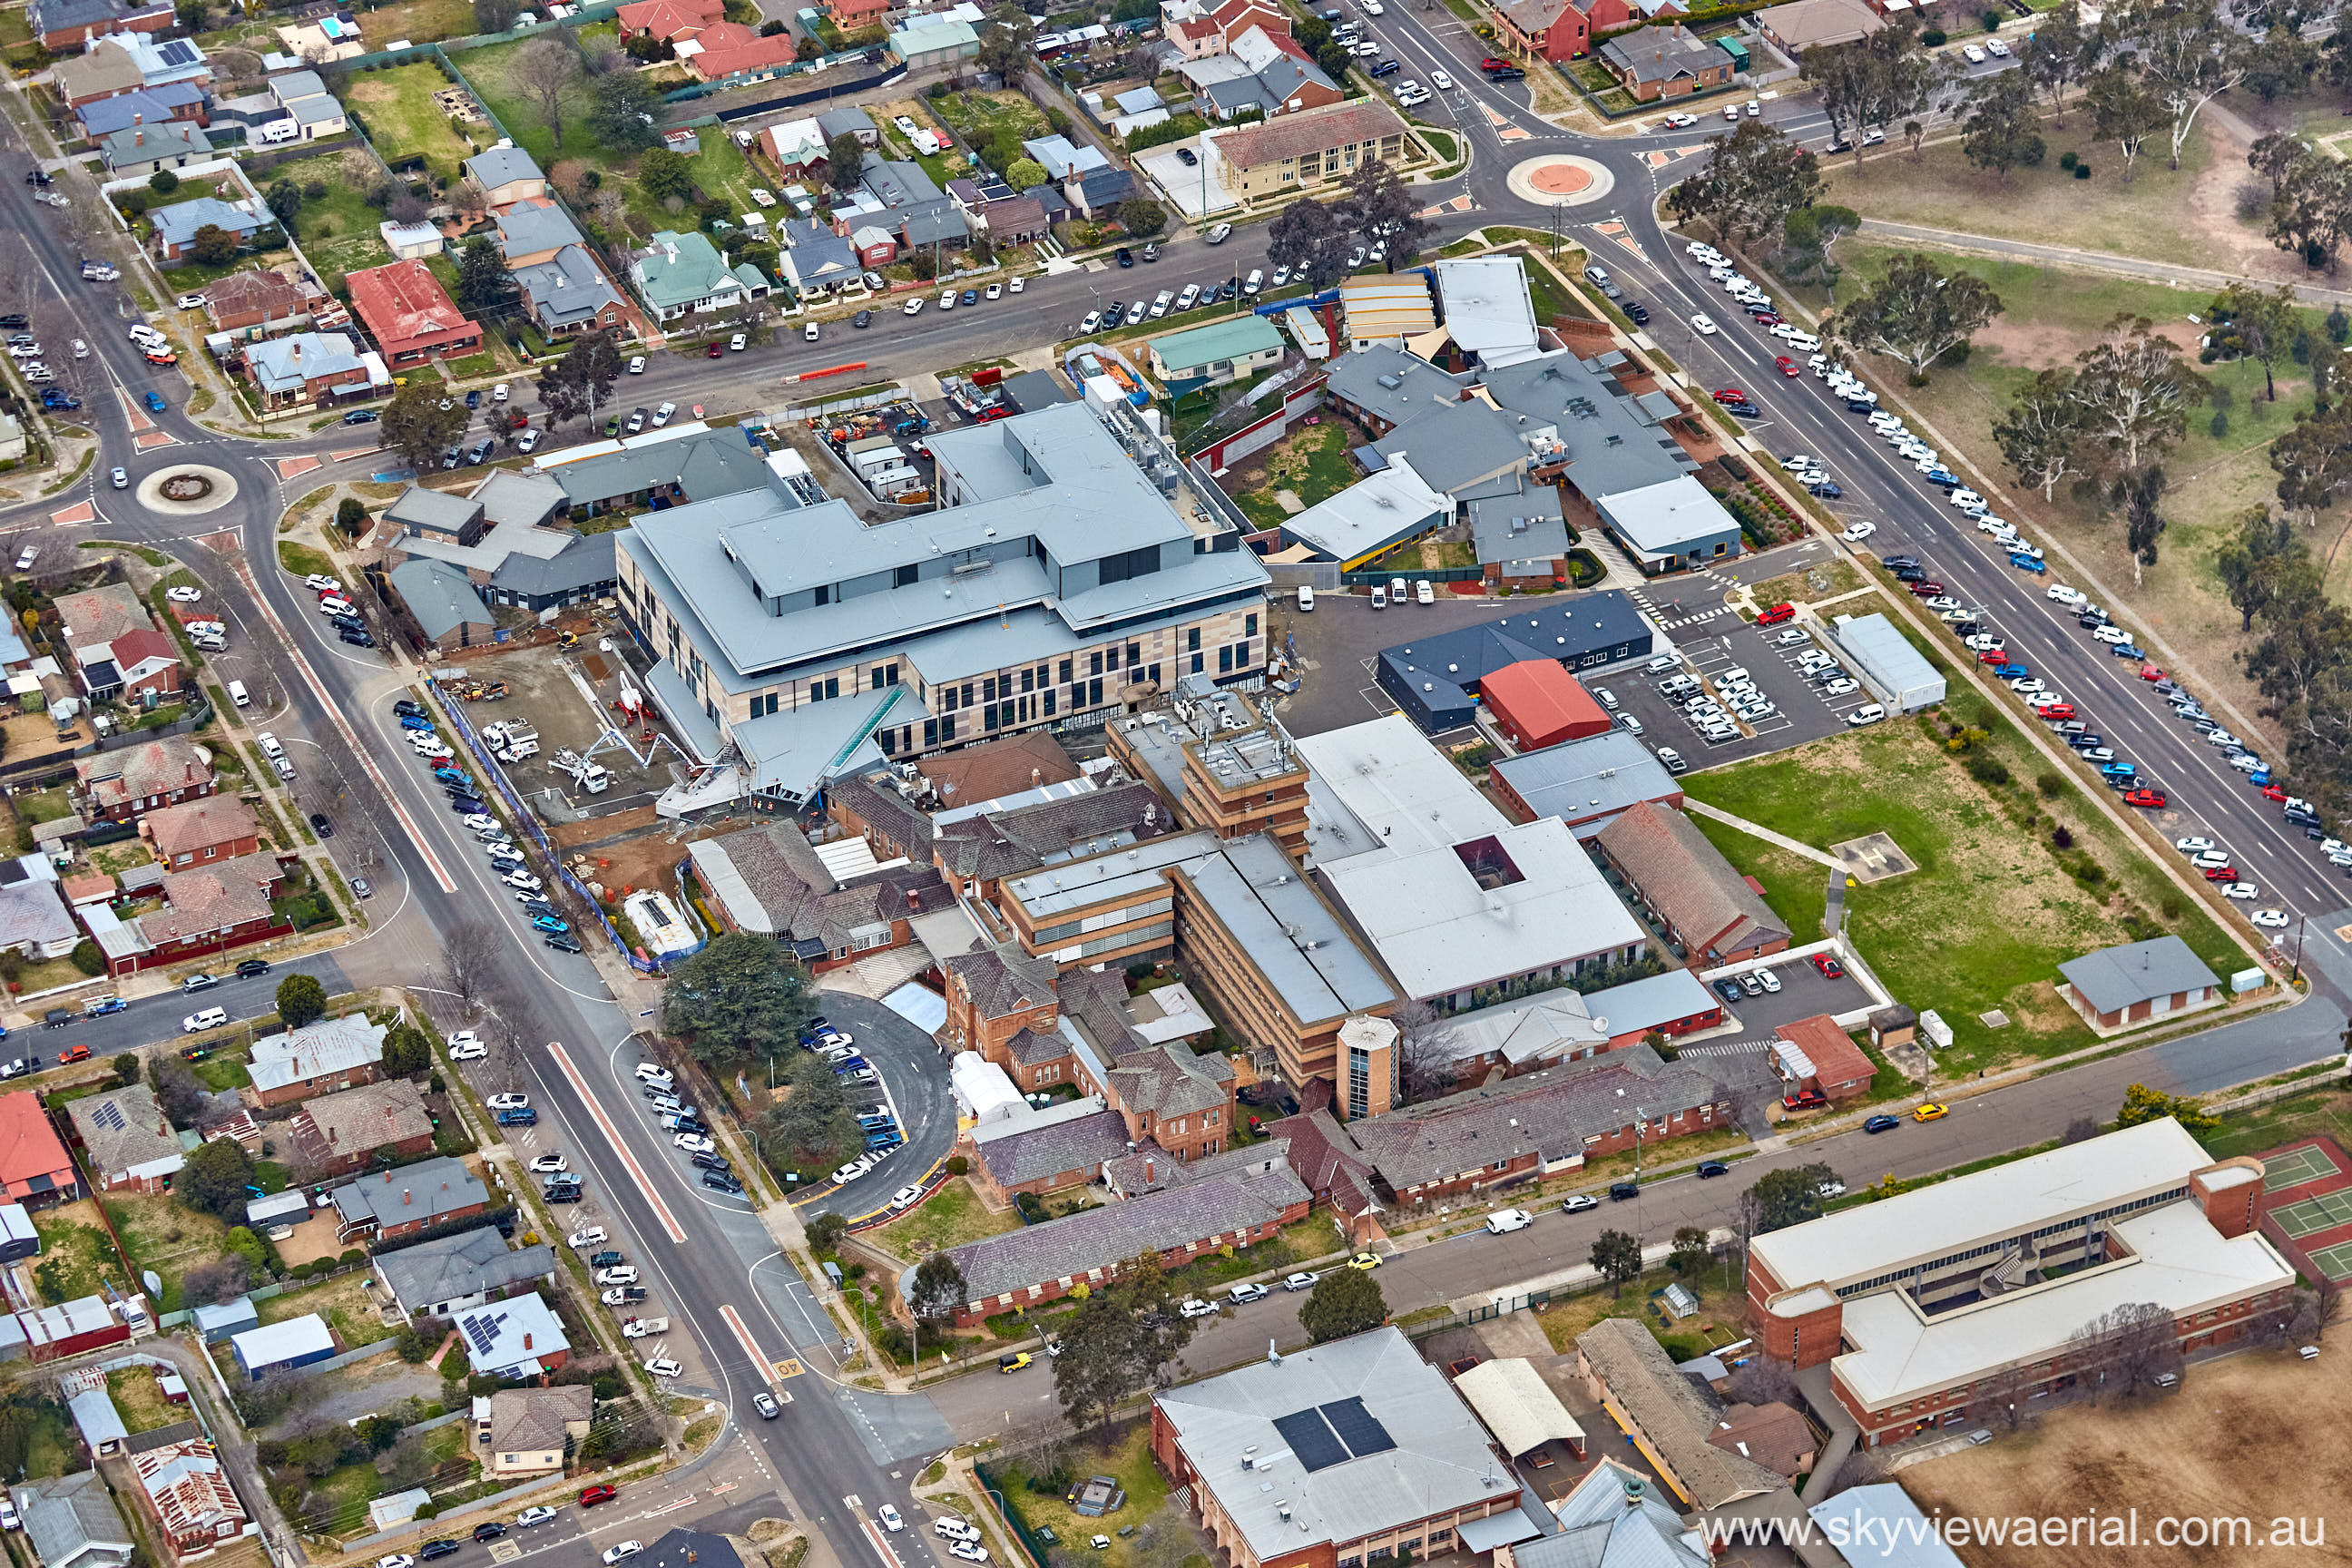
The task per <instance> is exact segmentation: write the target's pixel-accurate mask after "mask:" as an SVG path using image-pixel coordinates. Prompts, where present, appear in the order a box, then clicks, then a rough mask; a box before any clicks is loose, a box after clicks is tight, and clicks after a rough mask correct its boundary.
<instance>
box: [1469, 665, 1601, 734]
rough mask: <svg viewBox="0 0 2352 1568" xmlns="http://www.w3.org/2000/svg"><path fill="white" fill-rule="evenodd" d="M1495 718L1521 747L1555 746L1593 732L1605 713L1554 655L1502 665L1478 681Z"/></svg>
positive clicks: (1599, 727) (1596, 731)
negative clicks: (1550, 657) (1551, 657)
mask: <svg viewBox="0 0 2352 1568" xmlns="http://www.w3.org/2000/svg"><path fill="white" fill-rule="evenodd" d="M1478 695H1479V696H1480V697H1482V698H1484V699H1486V706H1487V707H1488V708H1489V709H1491V710H1493V711H1494V714H1495V718H1496V721H1497V722H1499V723H1500V724H1501V725H1502V726H1503V727H1504V728H1505V729H1506V730H1507V731H1510V732H1511V735H1512V737H1513V738H1514V739H1515V740H1517V742H1519V743H1520V744H1521V745H1522V746H1526V747H1528V748H1530V749H1535V748H1539V747H1543V746H1556V745H1558V744H1559V742H1562V741H1572V740H1577V739H1579V738H1580V737H1582V736H1586V735H1598V734H1600V733H1601V732H1602V731H1605V730H1607V729H1608V728H1609V715H1608V714H1606V713H1604V712H1602V711H1601V704H1600V703H1598V702H1595V701H1594V700H1592V698H1591V694H1590V693H1588V692H1587V691H1586V690H1585V689H1584V688H1583V687H1582V686H1580V685H1579V684H1578V683H1577V679H1576V677H1574V676H1572V675H1570V674H1569V672H1568V671H1567V670H1566V669H1564V668H1561V667H1560V665H1559V661H1558V660H1556V659H1549V658H1528V659H1521V660H1520V661H1519V662H1518V663H1517V664H1507V665H1505V666H1504V667H1503V668H1500V669H1498V670H1496V671H1495V672H1494V673H1493V674H1492V675H1489V676H1487V677H1486V678H1485V679H1482V680H1480V681H1479V682H1478Z"/></svg>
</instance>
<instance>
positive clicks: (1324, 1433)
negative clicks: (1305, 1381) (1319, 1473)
mask: <svg viewBox="0 0 2352 1568" xmlns="http://www.w3.org/2000/svg"><path fill="white" fill-rule="evenodd" d="M1274 1429H1275V1430H1276V1431H1277V1432H1279V1433H1281V1434H1282V1440H1283V1441H1284V1442H1286V1443H1287V1444H1289V1445H1290V1451H1291V1452H1292V1453H1293V1454H1295V1455H1297V1457H1298V1463H1299V1464H1300V1466H1301V1467H1303V1468H1305V1469H1307V1471H1308V1472H1309V1473H1310V1474H1311V1473H1313V1472H1314V1471H1316V1470H1325V1469H1328V1468H1331V1467H1332V1466H1333V1465H1338V1464H1344V1463H1345V1462H1346V1461H1347V1458H1348V1446H1347V1445H1346V1444H1345V1443H1342V1442H1340V1441H1339V1438H1338V1437H1336V1436H1333V1435H1332V1432H1331V1427H1330V1424H1329V1423H1328V1422H1327V1421H1325V1420H1324V1419H1323V1413H1322V1412H1321V1411H1320V1410H1313V1409H1308V1410H1300V1411H1297V1412H1295V1413H1294V1414H1292V1415H1277V1416H1276V1417H1275V1420H1274Z"/></svg>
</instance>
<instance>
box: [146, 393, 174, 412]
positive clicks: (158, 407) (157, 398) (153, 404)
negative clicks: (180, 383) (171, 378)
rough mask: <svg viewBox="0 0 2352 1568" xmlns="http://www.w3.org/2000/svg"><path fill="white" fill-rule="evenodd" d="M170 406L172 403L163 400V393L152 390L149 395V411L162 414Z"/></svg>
mask: <svg viewBox="0 0 2352 1568" xmlns="http://www.w3.org/2000/svg"><path fill="white" fill-rule="evenodd" d="M169 406H171V405H169V404H167V403H165V402H164V401H163V394H162V393H160V392H151V393H149V394H148V395H147V410H148V412H149V413H151V414H161V413H163V410H164V409H166V408H168V407H169Z"/></svg>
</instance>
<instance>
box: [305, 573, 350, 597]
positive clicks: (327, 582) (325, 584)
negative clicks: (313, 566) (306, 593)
mask: <svg viewBox="0 0 2352 1568" xmlns="http://www.w3.org/2000/svg"><path fill="white" fill-rule="evenodd" d="M302 585H303V586H304V587H306V588H312V589H316V590H317V591H318V592H320V593H321V594H340V593H341V592H342V590H343V584H342V580H341V578H338V577H330V576H327V575H326V574H323V573H319V572H313V573H311V574H310V575H309V576H308V577H305V578H303V579H302Z"/></svg>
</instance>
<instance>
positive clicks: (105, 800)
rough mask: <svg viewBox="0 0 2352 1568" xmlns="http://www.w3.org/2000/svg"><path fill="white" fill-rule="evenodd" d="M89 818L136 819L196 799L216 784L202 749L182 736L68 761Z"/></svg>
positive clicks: (207, 793)
mask: <svg viewBox="0 0 2352 1568" xmlns="http://www.w3.org/2000/svg"><path fill="white" fill-rule="evenodd" d="M74 778H75V781H76V783H77V784H79V786H80V789H81V796H82V800H81V814H82V816H83V817H84V818H85V819H87V820H89V821H92V822H98V821H105V822H136V821H138V820H139V819H140V818H141V817H142V816H146V815H147V813H149V812H151V811H157V810H161V809H162V808H163V807H165V806H171V805H181V804H183V803H184V802H187V801H193V800H201V799H203V798H205V796H208V795H211V794H212V793H213V791H214V790H215V788H217V787H218V785H219V781H218V779H217V778H216V777H215V775H214V773H213V765H212V763H211V762H210V761H209V760H207V759H206V757H205V753H204V749H203V748H202V747H200V746H198V745H197V744H196V743H195V742H194V741H191V740H189V739H188V738H187V737H185V736H184V735H166V736H163V738H162V739H160V740H154V741H137V742H132V743H131V744H130V745H127V746H122V747H119V748H117V749H116V750H113V751H110V752H99V753H98V754H97V755H95V756H90V757H85V758H83V759H82V760H81V761H79V762H78V763H75V764H74Z"/></svg>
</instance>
